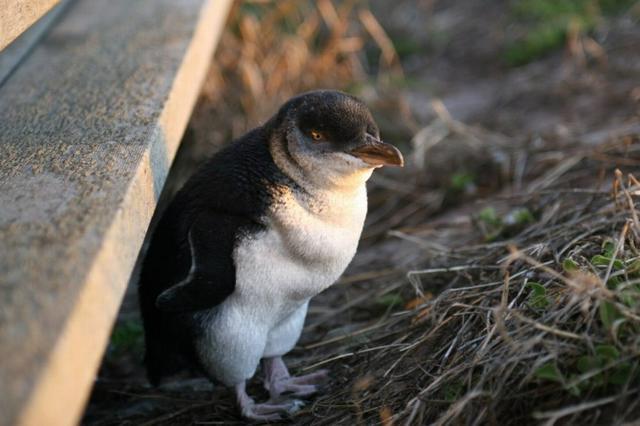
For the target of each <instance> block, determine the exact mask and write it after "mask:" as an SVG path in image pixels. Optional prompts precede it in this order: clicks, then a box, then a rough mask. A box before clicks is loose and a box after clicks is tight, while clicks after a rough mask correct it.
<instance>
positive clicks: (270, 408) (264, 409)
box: [235, 382, 304, 422]
mask: <svg viewBox="0 0 640 426" xmlns="http://www.w3.org/2000/svg"><path fill="white" fill-rule="evenodd" d="M245 386H246V385H245V383H244V382H243V383H241V384H238V385H236V387H235V391H236V398H237V401H238V405H239V406H240V412H241V413H242V417H244V418H245V419H248V420H252V421H254V422H271V421H278V420H285V419H287V418H289V417H290V416H291V415H293V414H295V413H296V412H297V411H299V410H300V409H301V408H302V407H304V402H302V401H300V400H299V399H284V400H282V399H279V400H269V401H267V402H264V403H261V404H256V403H255V401H254V400H253V399H252V398H251V397H250V396H249V395H248V394H247V392H246V388H245Z"/></svg>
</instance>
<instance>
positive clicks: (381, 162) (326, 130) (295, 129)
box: [273, 90, 404, 179]
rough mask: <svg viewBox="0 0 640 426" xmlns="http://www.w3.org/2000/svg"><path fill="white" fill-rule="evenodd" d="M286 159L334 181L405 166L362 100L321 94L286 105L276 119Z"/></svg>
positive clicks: (302, 96)
mask: <svg viewBox="0 0 640 426" xmlns="http://www.w3.org/2000/svg"><path fill="white" fill-rule="evenodd" d="M273 126H274V127H275V128H274V130H275V135H277V136H276V137H277V139H279V140H280V142H281V144H282V146H281V149H282V151H284V153H283V154H284V156H285V157H287V159H288V161H289V162H291V163H294V165H295V166H297V167H299V168H301V169H302V170H304V171H305V172H306V173H307V174H324V175H328V177H329V175H330V177H332V178H334V179H335V178H339V177H340V175H345V176H346V175H352V174H354V173H358V172H361V173H368V174H370V172H371V170H373V169H374V168H377V167H381V166H400V167H401V166H403V164H404V160H403V158H402V154H401V153H400V151H399V150H398V149H397V148H396V147H395V146H393V145H391V144H388V143H385V142H382V141H381V140H380V133H379V130H378V126H377V125H376V123H375V121H374V120H373V117H372V116H371V112H370V111H369V109H368V108H367V106H366V105H365V104H364V103H363V102H362V101H361V100H359V99H358V98H355V97H353V96H351V95H348V94H346V93H342V92H338V91H331V90H322V91H314V92H308V93H304V94H302V95H299V96H296V97H294V98H292V99H290V100H289V101H288V102H286V103H285V104H284V105H283V106H282V107H281V108H280V111H279V112H278V114H277V115H276V116H275V117H274V121H273Z"/></svg>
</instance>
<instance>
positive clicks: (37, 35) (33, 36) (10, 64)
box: [0, 0, 72, 86]
mask: <svg viewBox="0 0 640 426" xmlns="http://www.w3.org/2000/svg"><path fill="white" fill-rule="evenodd" d="M2 1H4V0H0V3H1V2H2ZM71 1H72V0H62V1H61V2H59V3H58V4H57V5H55V6H54V7H53V8H52V9H51V10H50V11H49V12H47V13H45V14H44V15H43V16H42V17H41V18H40V19H39V20H38V21H37V22H35V23H34V24H33V25H32V26H31V27H29V28H28V29H27V30H25V31H24V32H23V33H22V34H20V36H19V37H18V38H16V39H15V40H13V41H12V42H11V44H9V45H8V46H7V47H5V49H4V50H2V49H0V86H2V83H4V81H5V80H6V79H7V78H8V77H9V76H10V75H11V73H12V72H13V71H14V70H15V69H16V68H18V66H19V65H20V62H21V61H22V60H23V59H24V58H25V57H26V56H27V55H28V54H29V52H30V51H31V49H33V47H34V46H35V45H36V44H37V43H38V41H40V39H41V38H42V36H44V35H45V34H46V32H47V30H48V29H49V28H50V27H51V25H52V24H53V23H54V22H55V21H56V19H57V18H59V17H60V15H61V14H62V13H63V12H64V10H65V8H66V7H67V6H68V5H69V3H71Z"/></svg>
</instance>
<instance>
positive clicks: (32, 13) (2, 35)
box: [0, 0, 60, 50]
mask: <svg viewBox="0 0 640 426" xmlns="http://www.w3.org/2000/svg"><path fill="white" fill-rule="evenodd" d="M58 1H60V0H0V50H2V49H4V48H5V47H6V46H7V45H8V44H9V43H11V42H12V41H13V40H15V39H16V38H17V37H18V36H19V35H20V34H22V33H23V32H24V31H25V30H26V29H27V28H29V27H30V26H31V25H33V23H34V22H36V21H37V20H38V19H40V18H41V17H42V16H43V15H44V14H45V13H47V12H48V11H49V10H51V8H52V7H53V6H54V5H55V4H56V3H58Z"/></svg>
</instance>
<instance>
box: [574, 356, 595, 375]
mask: <svg viewBox="0 0 640 426" xmlns="http://www.w3.org/2000/svg"><path fill="white" fill-rule="evenodd" d="M576 367H577V368H578V371H580V373H586V372H587V371H591V370H595V369H596V368H600V362H599V360H598V359H597V358H596V357H593V356H587V355H583V356H581V357H580V358H578V362H577V363H576Z"/></svg>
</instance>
